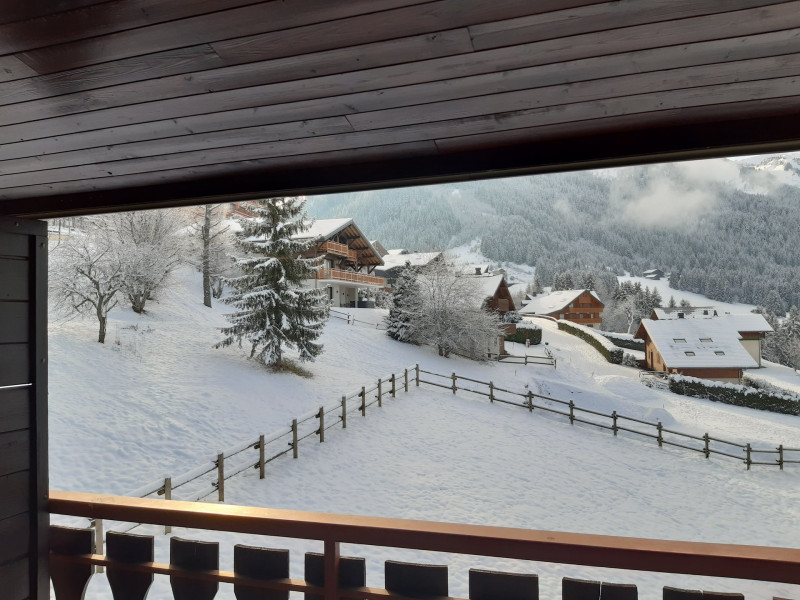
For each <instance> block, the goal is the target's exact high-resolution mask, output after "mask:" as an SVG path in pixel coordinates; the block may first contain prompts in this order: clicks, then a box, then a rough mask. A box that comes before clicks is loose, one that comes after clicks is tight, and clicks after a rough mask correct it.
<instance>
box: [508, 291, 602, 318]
mask: <svg viewBox="0 0 800 600" xmlns="http://www.w3.org/2000/svg"><path fill="white" fill-rule="evenodd" d="M585 291H586V290H560V291H558V292H550V293H548V294H539V295H538V296H536V297H535V298H533V299H532V300H531V301H530V302H528V303H527V304H526V305H525V308H523V309H522V310H520V311H519V313H520V314H521V315H526V314H530V315H548V314H551V313H554V312H557V311H559V310H561V309H563V308H566V307H567V306H569V305H570V304H571V303H572V302H573V301H575V300H576V299H577V298H578V297H579V296H580V295H581V294H583V293H584V292H585ZM591 294H592V295H593V296H594V297H595V298H596V299H597V300H598V301H599V300H600V299H599V298H597V294H595V293H594V292H591Z"/></svg>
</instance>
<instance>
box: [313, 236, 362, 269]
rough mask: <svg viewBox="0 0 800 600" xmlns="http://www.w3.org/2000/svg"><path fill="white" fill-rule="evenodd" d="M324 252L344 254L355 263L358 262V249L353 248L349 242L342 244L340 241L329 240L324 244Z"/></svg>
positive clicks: (337, 254)
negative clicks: (349, 246)
mask: <svg viewBox="0 0 800 600" xmlns="http://www.w3.org/2000/svg"><path fill="white" fill-rule="evenodd" d="M322 250H323V252H326V253H327V254H333V255H336V256H343V257H345V258H347V259H348V260H350V261H351V262H352V263H353V264H358V251H356V250H351V249H350V248H348V247H347V244H340V243H339V242H332V241H327V242H325V243H324V244H322Z"/></svg>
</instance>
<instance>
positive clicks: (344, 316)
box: [330, 308, 386, 329]
mask: <svg viewBox="0 0 800 600" xmlns="http://www.w3.org/2000/svg"><path fill="white" fill-rule="evenodd" d="M330 314H331V317H333V318H334V319H340V320H342V321H347V324H348V325H355V324H356V323H358V324H360V325H368V326H370V327H374V328H375V329H386V325H385V324H384V323H383V321H378V322H377V323H370V322H369V321H361V320H359V319H356V318H355V316H353V315H351V314H350V313H347V312H343V311H340V310H336V309H334V308H332V309H330Z"/></svg>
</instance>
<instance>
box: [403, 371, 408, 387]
mask: <svg viewBox="0 0 800 600" xmlns="http://www.w3.org/2000/svg"><path fill="white" fill-rule="evenodd" d="M403 385H404V386H405V388H404V391H405V392H406V393H408V369H404V370H403Z"/></svg>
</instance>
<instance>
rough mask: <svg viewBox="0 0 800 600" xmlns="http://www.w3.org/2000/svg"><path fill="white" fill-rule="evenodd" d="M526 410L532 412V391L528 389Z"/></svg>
mask: <svg viewBox="0 0 800 600" xmlns="http://www.w3.org/2000/svg"><path fill="white" fill-rule="evenodd" d="M528 412H533V392H531V391H530V390H528Z"/></svg>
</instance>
